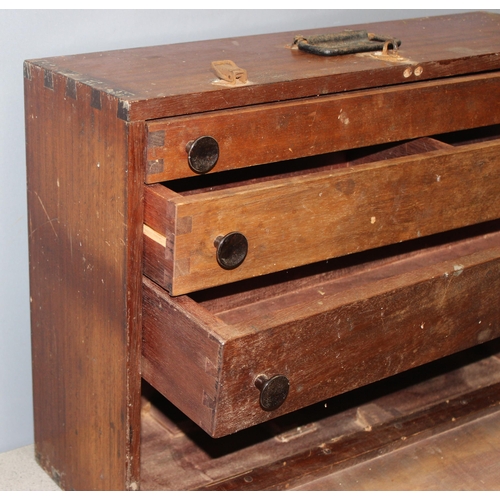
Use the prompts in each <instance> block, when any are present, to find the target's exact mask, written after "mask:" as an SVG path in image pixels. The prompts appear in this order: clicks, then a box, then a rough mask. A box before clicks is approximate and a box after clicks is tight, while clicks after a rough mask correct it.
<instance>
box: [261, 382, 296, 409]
mask: <svg viewBox="0 0 500 500" xmlns="http://www.w3.org/2000/svg"><path fill="white" fill-rule="evenodd" d="M255 387H257V389H259V391H260V406H261V407H262V409H263V410H266V411H273V410H277V409H278V408H279V407H280V406H281V405H282V404H283V403H284V402H285V399H286V398H287V396H288V390H289V389H290V382H289V381H288V379H287V378H286V377H285V376H284V375H275V376H274V377H271V378H267V377H266V376H265V375H259V376H258V377H257V378H256V379H255Z"/></svg>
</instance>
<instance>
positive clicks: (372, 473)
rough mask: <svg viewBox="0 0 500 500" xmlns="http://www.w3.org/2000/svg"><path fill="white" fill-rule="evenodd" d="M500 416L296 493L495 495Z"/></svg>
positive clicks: (498, 479) (499, 457)
mask: <svg viewBox="0 0 500 500" xmlns="http://www.w3.org/2000/svg"><path fill="white" fill-rule="evenodd" d="M499 429H500V412H496V413H494V414H492V415H488V416H485V417H482V418H480V419H479V420H475V421H473V422H469V423H467V424H466V425H463V426H461V427H458V428H456V429H453V430H450V431H448V432H446V433H443V434H438V435H435V436H432V437H429V438H427V439H425V440H422V441H419V442H417V443H415V444H412V445H411V446H409V447H408V448H403V449H400V450H397V451H395V452H394V453H390V454H387V455H384V456H383V457H379V458H375V459H373V460H370V461H367V462H364V463H362V464H359V465H357V466H354V467H352V468H349V469H346V470H343V471H339V472H336V473H334V474H331V475H329V476H326V477H324V478H321V479H317V480H315V481H311V482H309V483H307V484H305V485H303V486H298V487H297V488H295V489H296V490H305V491H339V490H340V491H443V490H444V491H499V490H500V474H499V473H498V472H499V470H498V469H499V465H498V464H499V462H500V431H499Z"/></svg>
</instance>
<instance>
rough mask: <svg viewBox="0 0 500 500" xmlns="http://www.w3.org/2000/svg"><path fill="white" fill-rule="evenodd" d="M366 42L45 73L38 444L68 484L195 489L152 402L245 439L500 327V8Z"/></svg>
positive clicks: (40, 130) (104, 60) (283, 38)
mask: <svg viewBox="0 0 500 500" xmlns="http://www.w3.org/2000/svg"><path fill="white" fill-rule="evenodd" d="M346 30H349V31H344V29H342V28H340V29H339V28H336V29H333V28H331V29H325V30H321V31H322V32H323V33H325V34H332V33H337V34H338V33H342V35H341V36H343V37H344V38H362V39H363V43H364V44H365V45H366V44H368V45H370V46H369V47H367V48H366V50H365V48H363V51H362V52H356V53H347V54H344V53H341V54H340V55H326V56H325V55H318V54H316V53H311V52H309V51H308V50H307V49H308V47H311V46H314V47H315V48H314V49H313V50H316V49H317V45H315V40H314V38H313V37H311V36H310V35H311V33H308V32H302V33H278V34H273V35H265V36H252V37H242V38H233V39H221V40H214V41H207V42H199V43H187V44H179V45H173V46H158V47H148V48H138V49H130V50H119V51H110V52H104V53H96V54H84V55H75V56H67V57H54V58H48V59H43V60H32V61H27V62H26V63H25V66H24V78H25V80H24V81H25V96H26V134H27V167H28V201H29V235H30V280H31V314H32V339H33V373H34V404H35V439H36V454H37V459H38V460H39V462H40V464H41V465H42V467H44V468H45V469H46V470H47V472H48V473H49V474H50V475H51V476H52V477H53V478H54V479H55V480H56V481H57V482H58V483H59V484H60V485H61V487H63V488H65V489H138V488H140V487H141V486H142V487H144V488H149V487H151V488H156V487H159V486H158V485H160V486H161V485H163V486H164V487H166V488H174V487H175V484H174V483H173V482H169V481H168V478H167V479H165V478H163V479H158V478H161V477H163V476H165V477H166V476H168V474H170V472H169V471H170V469H169V468H168V467H165V469H164V472H162V469H161V467H160V466H159V462H158V459H155V461H154V466H153V465H152V463H153V460H149V459H148V457H149V456H150V455H148V454H150V452H149V451H147V452H146V445H145V442H146V441H147V442H148V443H149V445H150V447H149V448H147V450H150V448H151V446H153V444H152V443H154V442H160V441H161V437H158V435H156V436H155V435H154V433H149V434H148V432H147V426H145V423H144V422H145V419H146V418H149V417H147V415H146V413H147V411H146V410H147V408H150V404H151V403H150V402H148V398H149V397H150V394H152V393H154V394H155V397H156V398H157V399H158V398H160V400H161V398H163V397H164V398H166V399H165V402H166V401H167V400H168V401H169V402H170V403H172V404H173V405H175V406H176V407H177V408H178V409H180V410H181V411H182V412H183V414H185V415H186V416H187V417H189V418H190V419H191V420H192V421H193V422H194V423H195V424H197V425H198V426H199V427H201V428H202V429H203V430H204V431H206V433H208V434H209V435H210V436H212V437H213V438H220V437H222V436H229V437H226V438H224V440H225V441H224V442H225V443H228V442H230V440H231V439H233V438H232V437H231V436H230V435H231V434H233V433H236V432H237V431H241V430H242V429H247V428H250V427H252V426H255V425H256V424H262V423H265V422H271V423H272V422H273V421H274V420H275V419H277V417H280V416H282V415H286V414H291V412H294V411H296V410H299V409H301V408H306V407H309V406H311V405H314V404H319V403H321V402H322V401H325V400H327V399H329V398H332V397H334V396H337V395H340V394H344V393H347V392H348V391H351V390H353V389H356V388H358V387H362V386H365V385H367V384H371V383H373V382H376V381H378V380H381V379H385V378H387V377H390V376H393V375H396V374H398V373H401V372H404V371H406V370H409V369H413V368H415V367H418V366H421V365H424V364H426V363H429V362H432V361H435V360H437V359H440V358H444V357H446V356H449V355H451V354H453V353H457V352H459V351H463V350H464V349H468V348H472V347H473V346H476V345H478V344H483V343H487V342H489V344H488V345H490V344H491V341H493V339H495V338H496V337H499V336H500V307H499V295H498V290H499V289H500V126H499V124H500V16H498V15H494V14H491V13H468V14H459V15H454V16H443V17H431V18H425V19H414V20H407V21H400V22H387V23H380V24H375V25H369V26H356V27H349V28H346ZM373 34H375V35H373ZM299 35H300V36H299ZM330 38H335V39H336V40H334V41H333V42H331V41H330V43H335V44H336V45H334V46H333V48H331V47H330V48H329V49H327V50H330V52H332V51H333V52H335V51H340V52H343V51H344V47H345V40H344V41H342V42H339V40H338V39H339V36H337V37H330ZM365 38H366V40H365ZM377 39H381V40H382V42H380V43H378V44H377V45H375V46H373V45H371V44H375V43H376V40H377ZM339 47H340V48H339ZM349 50H351V49H349ZM355 50H358V49H355ZM156 391H157V392H156ZM159 394H161V395H162V396H161V397H160V396H159ZM141 401H142V402H141ZM333 401H335V400H333ZM495 405H496V403H494V404H493V403H492V407H493V406H495ZM141 407H143V408H144V409H146V410H144V411H143V413H142V416H141ZM141 424H142V436H143V437H142V443H141ZM164 432H165V433H166V434H168V433H169V432H171V429H170V431H169V430H168V425H167V426H166V427H164ZM176 432H177V431H176ZM174 434H175V432H174ZM239 435H241V433H237V434H236V435H235V436H239ZM235 439H236V438H235ZM155 440H156V441H155ZM228 440H229V441H228ZM153 447H154V446H153ZM141 450H142V461H141ZM153 468H154V474H152V473H151V470H152V469H153ZM236 473H239V472H238V471H237V472H236ZM236 473H233V475H235V474H236ZM151 475H154V476H155V477H156V478H157V482H156V483H154V484H153V482H151V481H149V482H148V481H146V480H145V479H144V478H145V477H151ZM141 476H142V478H143V482H142V485H141ZM245 477H247V476H245ZM216 479H217V481H218V480H220V478H215V479H214V478H211V479H210V478H209V479H208V480H206V481H205V483H197V484H194V485H188V486H190V487H191V486H192V487H200V486H204V487H210V484H211V481H212V480H213V482H214V484H215V482H216ZM243 485H245V483H244V482H243ZM233 486H234V485H233ZM247 486H248V484H247ZM253 486H254V487H258V485H257V486H256V485H255V484H254V485H253ZM282 487H285V486H282Z"/></svg>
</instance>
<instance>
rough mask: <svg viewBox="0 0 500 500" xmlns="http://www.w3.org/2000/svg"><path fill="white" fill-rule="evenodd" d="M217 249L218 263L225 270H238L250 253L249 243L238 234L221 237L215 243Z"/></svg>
mask: <svg viewBox="0 0 500 500" xmlns="http://www.w3.org/2000/svg"><path fill="white" fill-rule="evenodd" d="M214 245H215V248H217V262H218V263H219V266H221V267H222V268H223V269H228V270H231V269H236V268H237V267H238V266H239V265H241V264H242V262H243V261H244V260H245V257H246V256H247V253H248V241H247V239H246V238H245V236H244V235H243V234H241V233H238V232H233V233H228V234H226V236H219V237H218V238H217V239H216V240H215V241H214Z"/></svg>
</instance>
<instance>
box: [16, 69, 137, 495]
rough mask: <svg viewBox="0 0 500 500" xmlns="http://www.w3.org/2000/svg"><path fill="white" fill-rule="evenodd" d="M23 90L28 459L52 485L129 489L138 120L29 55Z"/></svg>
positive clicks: (133, 482) (133, 475) (133, 443)
mask: <svg viewBox="0 0 500 500" xmlns="http://www.w3.org/2000/svg"><path fill="white" fill-rule="evenodd" d="M25 91H26V138H27V169H28V171H27V174H28V208H29V231H30V232H29V249H30V293H31V297H30V300H31V332H32V336H31V338H32V352H33V397H34V426H35V451H36V457H37V460H38V461H39V462H40V465H41V466H42V467H43V468H44V469H45V470H46V471H47V472H48V474H49V475H50V476H52V477H53V479H54V480H55V481H56V482H57V483H58V484H59V486H61V487H62V488H63V489H82V490H86V489H95V490H105V489H127V488H131V489H134V488H137V484H138V480H139V446H140V441H139V439H140V438H139V435H138V433H137V432H135V433H133V432H131V430H132V429H138V428H139V425H140V421H139V418H140V412H139V409H138V408H139V404H138V400H139V399H140V370H139V352H140V321H139V320H140V278H141V272H140V260H141V259H140V255H141V251H142V249H141V243H142V239H141V234H140V233H141V227H142V199H141V194H140V193H141V187H142V172H141V169H140V168H139V167H140V163H139V159H138V158H139V157H140V155H141V151H142V148H141V147H140V143H141V141H142V140H143V137H144V131H143V127H141V125H140V124H139V125H137V124H134V125H129V126H128V127H127V125H126V124H125V122H123V121H122V120H118V119H117V118H116V113H117V103H116V100H115V99H113V98H108V96H106V95H101V94H99V93H95V92H92V90H91V89H90V88H89V87H87V86H84V85H79V84H78V85H75V86H72V85H68V82H67V79H65V78H64V77H63V76H62V75H58V74H53V73H49V72H45V71H44V70H42V69H40V68H38V67H37V66H32V65H30V64H27V65H26V67H25ZM135 146H138V147H137V148H136V147H135ZM117 166H119V168H117Z"/></svg>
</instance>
